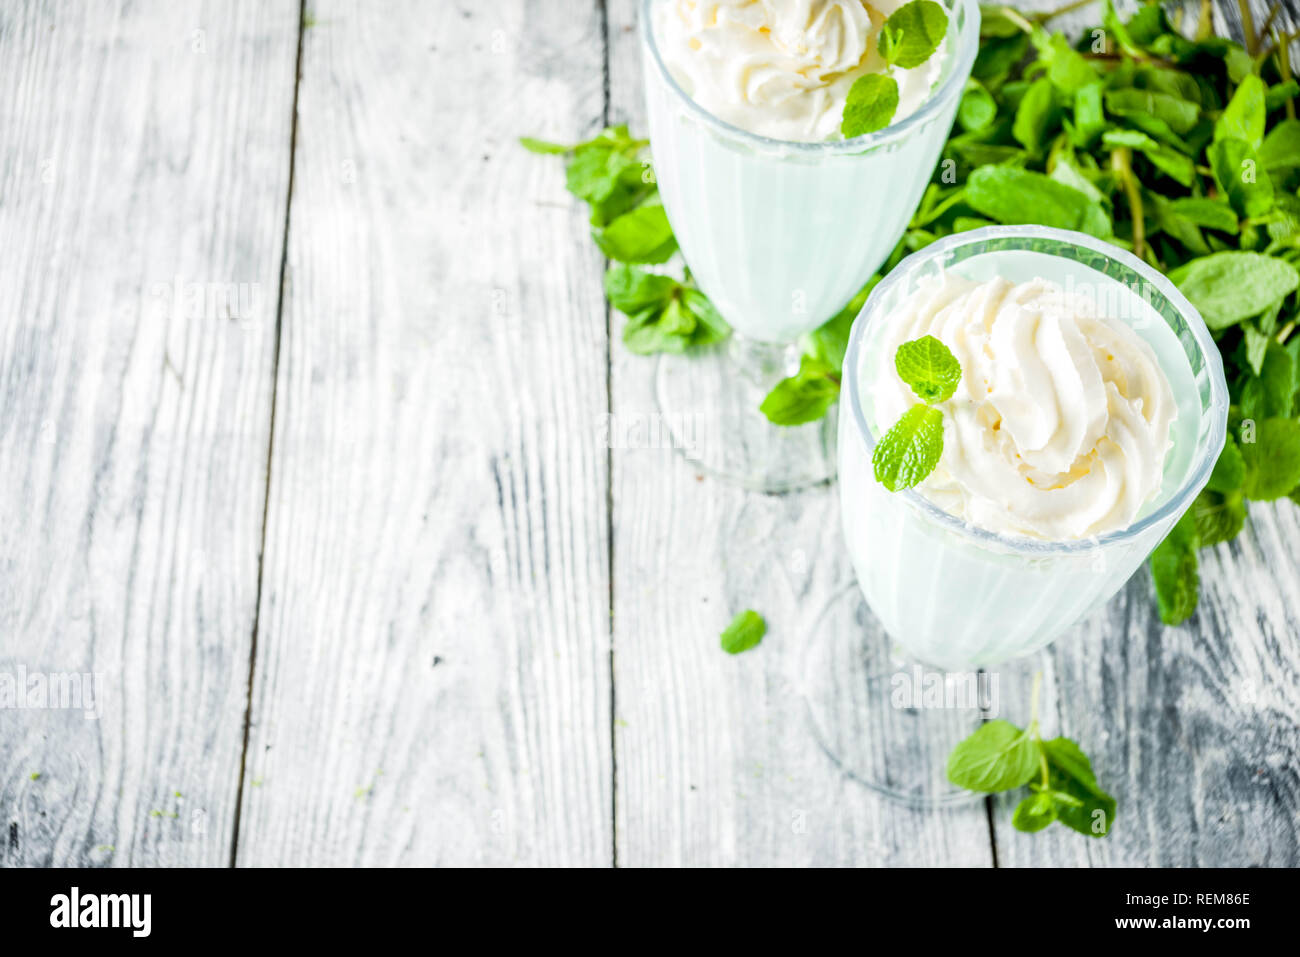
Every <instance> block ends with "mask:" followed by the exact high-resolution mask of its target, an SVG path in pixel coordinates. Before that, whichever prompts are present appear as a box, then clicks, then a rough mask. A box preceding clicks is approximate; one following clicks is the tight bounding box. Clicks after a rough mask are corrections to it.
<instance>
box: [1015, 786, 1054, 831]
mask: <svg viewBox="0 0 1300 957" xmlns="http://www.w3.org/2000/svg"><path fill="white" fill-rule="evenodd" d="M1055 820H1056V802H1055V801H1053V800H1052V795H1051V793H1049V792H1036V793H1034V794H1031V795H1029V796H1028V797H1027V798H1025V799H1024V800H1023V801H1021V802H1020V803H1019V804H1017V805H1016V810H1015V813H1013V814H1012V815H1011V826H1012V827H1014V828H1015V829H1016V830H1017V831H1025V832H1026V833H1030V834H1032V833H1033V832H1034V831H1041V830H1042V829H1043V828H1045V827H1047V825H1049V824H1051V823H1052V822H1053V821H1055Z"/></svg>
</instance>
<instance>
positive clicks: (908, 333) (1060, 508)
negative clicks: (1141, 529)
mask: <svg viewBox="0 0 1300 957" xmlns="http://www.w3.org/2000/svg"><path fill="white" fill-rule="evenodd" d="M885 321H887V322H888V323H889V325H888V326H887V327H886V328H885V330H883V333H882V335H881V337H880V339H879V340H878V342H877V344H876V345H875V346H874V349H875V350H876V351H875V352H874V354H873V357H872V360H871V361H872V362H873V363H876V368H875V371H874V376H873V378H871V379H869V380H868V381H869V382H870V383H871V396H872V400H873V403H874V415H875V419H876V429H877V434H883V433H884V432H885V431H886V430H887V429H888V428H889V427H891V426H892V425H893V424H894V422H896V421H897V420H898V417H899V416H900V415H902V413H903V412H904V411H905V410H907V409H908V408H909V407H911V406H912V405H914V404H915V403H916V402H917V401H918V399H917V398H916V396H915V395H914V394H913V393H912V390H911V389H910V388H909V387H908V386H907V384H906V383H904V382H903V381H902V380H901V379H900V378H899V377H898V373H897V371H896V370H895V369H894V354H895V353H896V352H897V350H898V347H899V346H900V345H901V344H902V343H904V342H906V341H908V340H910V339H917V338H920V337H921V336H924V335H931V336H934V337H935V338H937V339H938V340H940V341H941V342H942V343H943V344H944V345H946V346H947V347H948V348H949V349H950V350H952V353H953V355H954V356H956V358H957V361H958V362H959V363H961V370H962V375H961V382H960V383H959V385H958V386H957V391H956V392H955V393H954V394H953V396H952V397H951V398H950V399H949V400H947V401H945V402H943V403H940V404H939V406H938V407H939V408H940V409H942V410H943V413H944V422H943V457H942V458H941V459H940V461H939V465H938V467H937V468H936V469H935V470H934V472H932V473H931V474H930V475H929V477H928V478H926V479H925V481H923V482H922V483H921V484H920V485H919V486H918V487H917V490H918V491H919V492H920V493H921V494H922V495H924V496H925V497H927V498H929V499H930V500H931V501H932V502H934V503H935V504H936V505H938V506H939V507H940V508H942V509H944V510H945V511H947V512H950V513H951V514H953V515H956V516H958V517H959V518H963V519H965V520H966V521H968V522H970V523H972V524H974V525H977V526H979V527H981V528H985V529H988V530H989V531H993V532H1000V533H1003V534H1009V535H1026V536H1030V537H1034V538H1042V539H1048V540H1052V541H1063V540H1068V539H1078V538H1087V537H1091V536H1094V535H1100V534H1102V533H1104V532H1109V531H1115V530H1118V529H1122V528H1125V527H1127V526H1128V525H1130V524H1131V523H1132V522H1133V520H1134V518H1136V517H1137V515H1138V512H1139V511H1140V510H1141V508H1142V506H1143V505H1144V504H1146V503H1147V502H1148V501H1149V500H1151V499H1152V498H1153V497H1154V496H1155V495H1156V494H1157V492H1158V491H1159V489H1160V486H1161V483H1162V480H1163V476H1164V463H1165V457H1166V455H1167V454H1168V452H1169V449H1170V447H1171V446H1172V440H1171V439H1170V434H1169V427H1170V425H1171V423H1172V422H1173V421H1174V419H1175V418H1176V416H1177V407H1176V405H1175V403H1174V396H1173V390H1172V388H1170V385H1169V380H1168V378H1167V377H1166V375H1165V373H1164V370H1163V369H1161V368H1160V365H1159V363H1158V362H1157V360H1156V357H1155V353H1154V352H1153V351H1152V349H1151V347H1150V346H1149V345H1148V344H1147V343H1146V342H1145V341H1143V340H1142V338H1141V337H1140V336H1138V334H1137V333H1136V332H1134V331H1133V329H1132V328H1130V327H1129V326H1128V325H1126V324H1125V323H1124V322H1122V321H1120V320H1118V319H1114V318H1110V317H1108V316H1106V315H1102V314H1101V312H1100V310H1099V307H1098V305H1097V302H1096V300H1095V299H1094V298H1093V297H1092V296H1091V295H1089V294H1087V293H1086V292H1083V291H1075V290H1069V291H1067V290H1065V289H1062V288H1061V287H1060V286H1059V285H1057V284H1056V283H1053V282H1049V281H1047V280H1045V279H1034V280H1032V281H1030V282H1024V283H1019V284H1013V283H1011V282H1009V281H1007V280H1006V279H1001V278H999V279H991V280H988V281H986V282H975V281H973V280H969V279H964V278H962V277H959V276H955V275H952V274H947V275H945V276H944V277H943V278H942V279H932V280H930V281H928V282H926V283H923V284H922V285H921V286H920V287H919V288H918V289H917V291H916V292H915V293H913V295H912V297H911V298H910V299H909V300H908V301H907V302H905V303H904V304H903V305H902V306H901V307H900V309H899V310H898V311H897V313H896V314H894V315H892V316H890V317H888V319H887V320H885Z"/></svg>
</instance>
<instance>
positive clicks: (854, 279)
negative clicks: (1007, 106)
mask: <svg viewBox="0 0 1300 957" xmlns="http://www.w3.org/2000/svg"><path fill="white" fill-rule="evenodd" d="M662 2H668V0H644V2H643V4H642V8H641V42H642V54H643V61H644V66H645V85H646V99H647V106H648V112H649V119H650V144H651V152H652V154H653V158H654V166H655V175H656V178H657V180H658V184H659V193H660V196H661V197H662V199H663V204H664V208H665V210H666V212H667V214H668V219H669V221H670V222H671V224H672V227H673V231H674V233H675V234H676V237H677V241H678V244H679V245H680V247H681V251H682V254H683V257H684V258H685V260H686V264H687V266H689V268H690V270H691V273H692V274H693V276H694V278H695V280H696V282H697V283H698V284H699V286H700V289H701V290H703V292H704V293H705V295H707V296H708V297H709V298H710V299H711V300H712V302H713V304H714V306H716V307H717V309H718V311H719V312H720V313H721V315H722V317H723V318H724V319H726V320H727V322H728V323H730V324H731V327H732V329H733V334H732V336H731V337H730V338H729V339H728V340H727V341H726V342H724V343H721V344H719V345H717V346H714V347H712V348H710V349H708V350H704V351H702V352H697V353H694V354H685V355H665V356H663V357H662V358H661V359H660V360H659V367H658V370H657V374H656V392H657V398H658V402H659V408H660V412H661V414H662V415H663V417H664V421H665V422H666V423H667V424H668V426H669V428H670V429H681V428H682V427H683V423H688V422H689V423H690V424H691V426H692V427H693V430H692V436H693V438H692V441H690V442H685V441H683V442H678V443H676V444H677V446H678V447H679V448H683V449H689V450H690V451H688V452H687V453H686V454H687V456H688V457H689V458H691V459H692V460H693V461H694V462H695V463H696V464H697V466H698V467H700V468H701V469H703V470H704V471H706V472H709V473H711V474H713V475H717V476H719V477H722V478H725V479H727V480H730V481H732V482H735V483H737V484H740V485H743V486H745V487H748V488H754V489H758V490H761V491H770V492H777V491H789V490H792V489H797V488H801V487H804V486H807V485H811V484H815V483H817V482H821V481H824V480H826V479H828V478H830V477H832V476H833V475H834V473H835V452H834V447H835V422H834V417H833V416H830V417H828V418H827V419H826V420H824V421H822V422H819V423H813V424H810V425H805V426H794V427H780V426H774V425H773V424H771V423H770V422H769V421H768V420H767V419H766V418H765V417H764V416H763V415H762V413H761V412H760V411H759V405H760V403H761V402H762V400H763V398H764V397H765V396H766V395H767V393H768V392H769V391H770V390H771V388H772V387H773V386H774V385H775V384H776V383H777V382H778V381H779V380H780V379H782V378H784V377H785V376H787V375H790V374H792V373H793V372H794V371H796V370H797V368H798V365H799V356H800V353H801V350H800V348H799V345H798V339H799V337H800V336H801V335H803V334H804V333H808V332H810V331H812V330H814V329H816V328H817V327H818V326H820V325H822V324H823V323H824V322H826V320H828V319H829V318H830V317H831V316H833V315H834V314H835V313H836V312H838V311H839V310H840V309H841V308H843V306H844V305H845V304H846V303H847V302H848V301H849V300H850V299H852V297H853V295H854V294H855V293H856V292H857V291H858V290H859V289H860V288H861V287H862V285H863V284H864V283H865V282H866V281H867V279H869V278H870V277H871V275H872V274H873V273H874V272H875V271H876V270H877V269H878V268H879V267H880V265H881V263H883V262H884V261H885V259H886V257H887V256H888V255H889V253H890V252H891V251H892V250H893V248H894V246H895V244H896V243H897V242H898V239H899V237H900V236H901V235H902V234H903V231H904V230H905V229H906V227H907V222H908V220H909V218H910V217H911V215H912V212H913V211H914V210H915V208H916V206H917V203H918V202H919V201H920V199H921V195H922V193H923V192H924V190H925V187H926V184H927V183H928V182H929V181H930V177H931V175H932V173H933V171H934V168H935V164H936V163H937V162H938V159H939V155H940V152H941V151H942V149H943V144H944V142H945V140H946V138H947V136H948V131H949V129H950V128H951V126H952V121H953V116H954V114H955V113H956V110H957V104H958V101H959V100H960V97H961V93H962V90H963V87H964V86H965V83H966V80H967V78H968V77H969V75H970V70H971V66H972V64H973V63H974V59H975V53H976V50H977V47H978V44H979V8H978V6H977V4H976V2H975V0H940V2H942V3H943V4H944V6H945V7H946V8H947V9H948V11H949V25H948V34H947V37H946V39H945V47H944V48H943V49H944V51H945V52H944V54H943V55H944V61H943V64H942V69H941V74H940V78H939V80H938V83H937V85H936V87H935V89H934V90H933V92H932V93H931V95H930V97H929V99H927V100H926V102H925V103H924V104H923V105H922V106H921V108H920V109H919V110H917V111H916V112H915V113H913V114H912V115H910V116H908V117H906V118H905V119H903V120H901V121H900V122H898V123H897V124H895V125H893V126H890V127H887V128H886V129H884V130H881V131H879V132H876V133H871V134H867V135H865V136H860V137H857V138H855V139H851V140H839V141H827V142H819V143H798V142H785V141H781V140H774V139H769V138H767V137H764V136H758V135H756V134H753V133H749V132H746V131H745V130H741V129H738V128H736V127H734V126H731V125H729V124H727V123H725V122H723V121H722V120H720V119H718V118H717V117H715V116H713V115H711V114H710V113H708V112H707V111H706V110H704V109H703V108H702V107H701V106H700V105H699V104H697V103H696V102H695V101H694V100H692V99H691V97H690V95H689V92H688V91H686V90H684V89H683V88H682V87H681V86H680V85H679V83H678V81H677V79H675V78H674V77H673V75H672V74H671V72H670V71H669V69H668V67H667V66H666V65H665V63H664V60H663V58H662V57H661V55H660V52H659V49H658V47H657V45H656V42H655V36H654V27H653V21H654V18H653V16H652V14H653V11H654V8H655V7H656V6H657V5H658V4H659V3H662Z"/></svg>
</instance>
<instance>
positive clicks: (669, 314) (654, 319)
mask: <svg viewBox="0 0 1300 957" xmlns="http://www.w3.org/2000/svg"><path fill="white" fill-rule="evenodd" d="M695 330H696V319H695V316H694V315H693V314H692V313H691V312H690V310H688V309H686V308H685V307H684V306H683V305H682V300H681V298H680V297H678V296H673V297H672V298H671V299H669V300H668V303H667V304H666V305H664V306H662V307H659V306H649V307H647V308H645V309H642V310H640V311H639V312H636V313H634V314H633V315H631V316H629V317H628V321H627V325H625V326H624V327H623V345H625V346H627V348H628V351H630V352H633V353H635V354H636V355H641V356H644V355H651V354H653V353H656V352H672V353H680V352H685V351H686V349H687V348H688V347H689V346H690V345H691V340H692V338H693V337H694V335H695Z"/></svg>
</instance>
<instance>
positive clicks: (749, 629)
mask: <svg viewBox="0 0 1300 957" xmlns="http://www.w3.org/2000/svg"><path fill="white" fill-rule="evenodd" d="M765 634H767V622H765V621H764V620H763V616H762V615H760V614H759V613H758V612H756V611H752V610H750V609H746V610H745V611H742V612H741V613H740V614H739V615H737V616H736V617H735V618H733V619H732V620H731V624H730V625H728V626H727V628H726V630H725V631H724V632H723V633H722V635H721V639H720V641H721V644H722V650H723V651H725V652H726V653H727V654H729V655H738V654H740V653H741V652H742V651H748V650H749V649H750V648H753V647H754V646H755V645H757V644H758V643H759V642H760V641H762V640H763V636H764V635H765Z"/></svg>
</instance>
